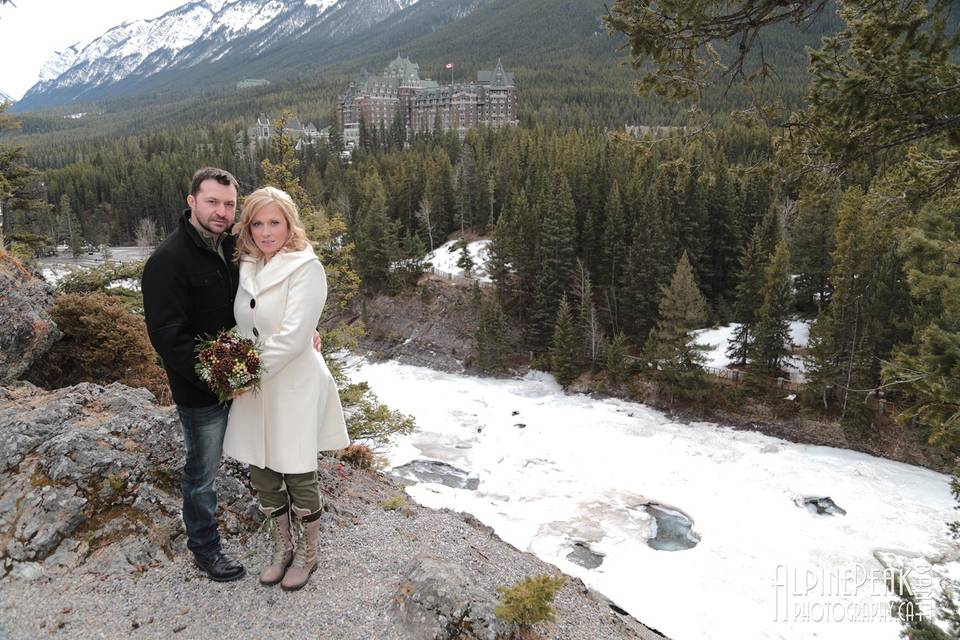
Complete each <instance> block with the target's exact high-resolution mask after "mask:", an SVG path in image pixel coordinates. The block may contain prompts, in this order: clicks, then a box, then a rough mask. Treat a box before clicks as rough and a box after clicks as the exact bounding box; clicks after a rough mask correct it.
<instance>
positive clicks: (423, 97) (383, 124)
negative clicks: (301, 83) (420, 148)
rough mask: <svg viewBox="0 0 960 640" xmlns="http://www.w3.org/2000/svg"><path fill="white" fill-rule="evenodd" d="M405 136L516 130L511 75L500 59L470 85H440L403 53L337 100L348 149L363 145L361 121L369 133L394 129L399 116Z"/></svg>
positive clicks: (364, 73) (365, 75)
mask: <svg viewBox="0 0 960 640" xmlns="http://www.w3.org/2000/svg"><path fill="white" fill-rule="evenodd" d="M398 113H399V114H400V115H401V117H402V118H403V124H404V128H405V130H406V135H407V138H408V139H409V138H410V137H412V136H414V135H416V134H419V133H430V132H433V131H434V130H437V129H439V130H441V131H449V130H451V129H454V130H456V131H458V132H459V133H460V135H461V136H462V135H464V134H465V133H466V132H467V130H469V129H473V128H476V127H479V126H488V127H493V128H498V127H504V126H516V125H517V123H518V120H517V94H516V86H515V84H514V78H513V74H512V73H509V72H507V71H504V69H503V64H502V63H501V62H500V61H499V60H498V61H497V65H496V67H495V68H494V69H493V70H492V71H479V72H478V73H477V80H476V81H475V82H472V83H451V84H448V85H441V84H439V83H438V82H436V81H435V80H430V79H429V78H421V77H420V65H418V64H416V63H414V62H411V61H410V59H409V58H402V57H400V56H399V55H398V56H397V57H396V59H394V60H393V61H391V62H390V64H388V65H387V67H386V69H384V72H383V74H381V75H377V76H374V75H370V74H369V73H368V72H367V71H366V70H363V71H361V72H360V74H359V75H358V76H357V77H356V78H354V80H353V82H351V83H350V86H349V87H348V88H347V89H346V90H345V91H344V92H343V93H342V94H341V95H340V97H339V99H338V100H337V126H338V127H339V128H340V131H341V133H342V135H343V142H344V145H345V146H346V147H347V148H352V147H355V146H357V144H359V136H360V133H359V132H360V122H361V120H362V121H363V123H364V126H365V127H366V128H367V129H380V128H382V129H383V130H384V131H386V130H388V129H390V127H391V126H392V125H393V124H394V119H395V118H396V116H397V114H398Z"/></svg>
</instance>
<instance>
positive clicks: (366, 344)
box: [361, 275, 521, 372]
mask: <svg viewBox="0 0 960 640" xmlns="http://www.w3.org/2000/svg"><path fill="white" fill-rule="evenodd" d="M474 296H475V293H474V291H473V289H472V288H471V287H470V286H469V285H466V284H460V283H453V282H451V281H449V280H445V279H443V278H440V277H438V276H433V275H425V276H424V277H423V278H421V280H420V283H419V285H418V286H417V288H416V289H415V290H411V291H405V292H403V293H401V294H399V295H396V296H377V297H376V298H373V299H371V300H368V301H367V302H366V303H365V305H364V308H363V310H362V313H361V315H362V317H363V321H364V325H365V327H366V331H367V333H366V335H365V336H363V338H362V339H361V347H363V348H364V349H366V350H369V351H371V352H373V354H374V355H375V356H378V357H381V358H390V359H393V360H398V361H399V362H403V363H404V364H412V365H417V366H423V367H430V368H432V369H437V370H440V371H453V372H460V371H464V370H468V371H469V370H472V369H473V366H474V359H475V348H474V333H475V331H476V327H477V318H478V315H479V308H478V306H477V302H476V300H475V298H474ZM506 340H507V343H508V344H509V345H510V348H511V350H512V351H514V352H516V353H520V352H521V345H520V343H521V337H520V333H519V328H518V327H513V328H512V329H511V331H510V335H508V336H506ZM512 364H521V363H512Z"/></svg>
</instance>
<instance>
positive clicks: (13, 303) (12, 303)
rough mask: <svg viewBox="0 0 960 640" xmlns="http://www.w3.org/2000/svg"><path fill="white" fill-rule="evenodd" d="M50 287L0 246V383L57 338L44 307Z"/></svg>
mask: <svg viewBox="0 0 960 640" xmlns="http://www.w3.org/2000/svg"><path fill="white" fill-rule="evenodd" d="M52 301H53V287H51V286H50V285H49V284H47V283H46V282H44V281H43V280H42V279H41V278H36V277H34V276H33V275H31V274H30V272H29V271H27V270H26V269H24V268H23V266H22V265H21V264H20V263H19V262H17V260H16V259H15V258H13V257H11V256H10V255H8V254H7V253H6V252H5V251H3V249H2V247H0V384H7V383H9V382H10V381H11V380H13V379H15V378H16V377H17V376H19V375H20V374H21V373H23V372H24V371H26V370H27V369H28V368H29V367H30V364H31V363H32V362H33V360H34V359H35V358H37V357H39V356H40V355H42V354H44V353H46V351H47V350H48V349H49V348H50V346H51V345H53V343H54V342H56V341H57V340H59V339H60V335H61V334H60V331H59V329H57V326H56V325H55V324H54V323H53V320H51V319H50V315H49V314H48V313H47V311H46V310H47V308H48V307H49V306H50V304H51V302H52Z"/></svg>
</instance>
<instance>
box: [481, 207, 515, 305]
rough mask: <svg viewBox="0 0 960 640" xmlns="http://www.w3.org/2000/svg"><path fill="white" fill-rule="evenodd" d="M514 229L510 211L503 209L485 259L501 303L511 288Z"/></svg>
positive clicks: (494, 228)
mask: <svg viewBox="0 0 960 640" xmlns="http://www.w3.org/2000/svg"><path fill="white" fill-rule="evenodd" d="M515 228H516V225H515V222H514V220H513V219H512V216H511V215H510V209H509V208H506V207H505V208H504V212H503V213H502V214H501V215H500V217H499V218H497V223H496V225H494V227H493V238H492V239H491V242H490V245H489V247H488V252H489V254H488V258H487V272H488V273H489V274H490V279H491V280H493V283H494V284H495V285H496V287H497V296H498V298H499V299H500V300H501V301H503V300H504V299H505V297H506V295H507V292H508V291H509V290H510V289H512V287H513V269H512V268H511V262H512V261H513V259H512V258H511V255H512V250H511V247H512V243H511V239H512V238H513V237H514V236H515Z"/></svg>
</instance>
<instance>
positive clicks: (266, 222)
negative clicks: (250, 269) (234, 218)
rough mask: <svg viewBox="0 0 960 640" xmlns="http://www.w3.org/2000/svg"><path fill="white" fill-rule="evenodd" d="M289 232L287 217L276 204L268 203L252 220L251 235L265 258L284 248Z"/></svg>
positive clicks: (267, 258)
mask: <svg viewBox="0 0 960 640" xmlns="http://www.w3.org/2000/svg"><path fill="white" fill-rule="evenodd" d="M289 232H290V225H288V224H287V218H286V216H284V215H283V211H281V210H280V207H279V206H277V205H275V204H268V205H266V206H265V207H263V208H262V209H260V211H257V214H256V215H255V216H253V218H252V219H251V220H250V235H251V236H253V242H254V244H256V245H257V249H260V251H261V252H262V253H263V257H264V260H269V259H270V258H272V257H273V256H274V254H276V253H277V251H279V250H280V249H282V248H283V245H284V244H286V242H287V234H288V233H289Z"/></svg>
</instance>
